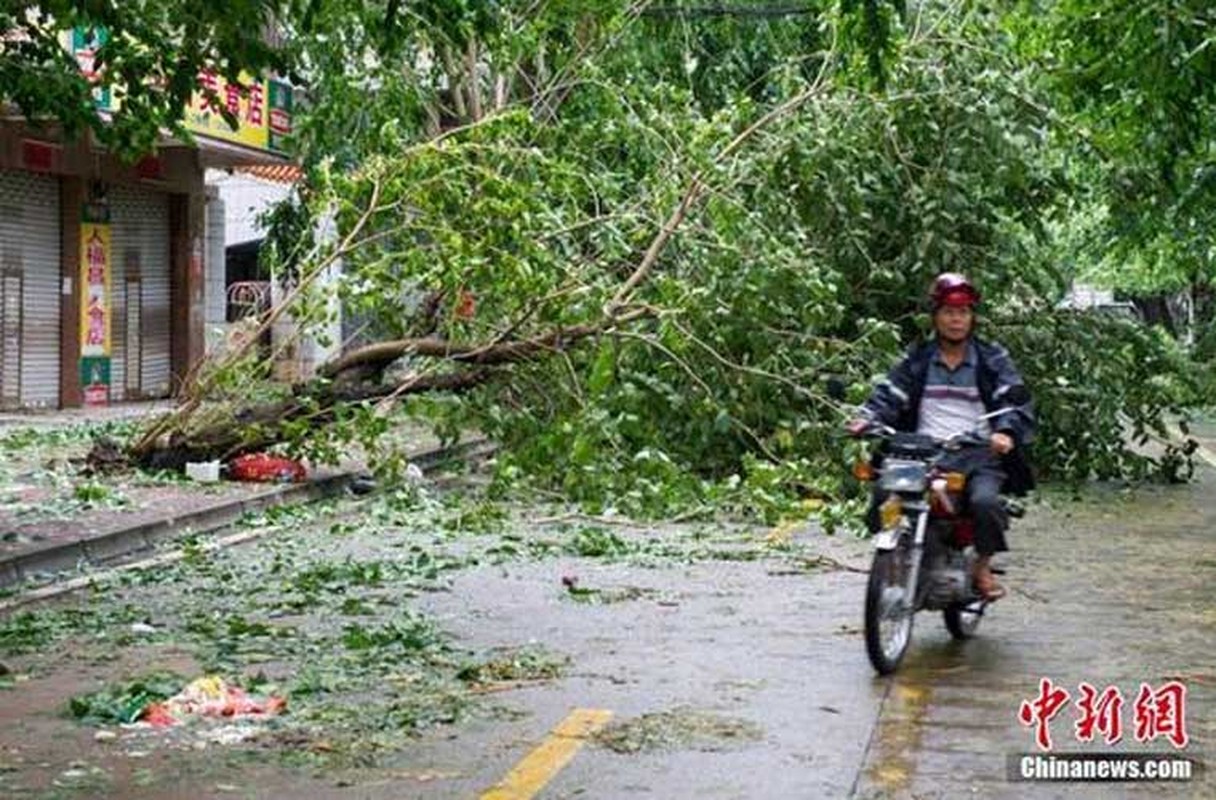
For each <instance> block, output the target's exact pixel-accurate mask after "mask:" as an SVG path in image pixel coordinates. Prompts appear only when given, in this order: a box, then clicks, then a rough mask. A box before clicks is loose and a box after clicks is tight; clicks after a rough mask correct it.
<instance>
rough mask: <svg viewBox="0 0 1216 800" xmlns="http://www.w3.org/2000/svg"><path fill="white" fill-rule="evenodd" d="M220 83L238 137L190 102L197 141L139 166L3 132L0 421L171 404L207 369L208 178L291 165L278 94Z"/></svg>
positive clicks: (162, 151)
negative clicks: (11, 414)
mask: <svg viewBox="0 0 1216 800" xmlns="http://www.w3.org/2000/svg"><path fill="white" fill-rule="evenodd" d="M210 80H212V81H215V80H217V79H216V78H215V77H214V76H211V78H210ZM218 80H219V83H218V84H217V85H218V87H219V89H220V90H221V95H222V96H224V97H226V98H227V99H228V102H229V104H230V105H229V110H230V111H232V112H233V113H234V114H235V115H236V116H237V118H238V119H239V122H240V125H239V126H238V128H237V129H236V130H231V129H229V128H228V127H227V122H226V121H224V120H223V119H222V117H221V116H220V115H219V114H218V113H217V109H215V108H214V106H213V105H211V104H210V103H209V102H208V101H207V100H206V99H205V98H202V97H201V96H200V97H196V98H195V100H194V102H193V103H192V104H191V106H190V107H189V108H187V109H186V110H185V115H184V116H185V124H186V127H188V128H190V129H192V130H193V131H194V133H195V134H196V141H195V142H191V143H187V142H184V141H178V140H174V139H172V138H169V137H166V138H165V139H164V140H163V141H162V142H161V143H160V145H159V146H158V148H157V149H156V151H155V152H154V153H152V154H149V155H148V156H147V157H145V158H143V159H140V160H138V161H137V162H135V163H131V162H129V161H123V160H121V159H119V158H117V157H116V156H114V155H112V154H109V153H106V152H104V151H101V150H98V149H97V148H95V147H93V146H92V145H91V144H90V143H89V142H88V141H67V140H65V139H63V138H62V137H61V136H58V135H57V134H56V133H55V132H54V131H48V130H46V129H43V128H35V127H33V126H30V125H28V124H25V123H23V122H21V121H19V120H16V119H11V118H10V119H9V120H6V121H2V122H0V409H4V410H8V409H16V408H25V409H41V408H60V407H71V406H80V405H102V404H107V403H113V402H118V401H130V400H144V399H153V398H162V397H168V396H170V395H171V394H173V393H174V392H176V391H177V390H178V389H179V388H181V386H182V385H183V382H184V381H185V380H186V378H187V376H188V375H189V374H190V373H191V370H192V369H193V368H194V367H195V366H196V365H197V364H198V362H199V361H200V360H201V359H202V358H203V354H204V317H205V315H204V298H205V286H206V281H207V273H208V271H209V270H210V271H214V270H219V271H220V273H221V275H220V285H221V286H222V285H223V283H222V281H223V278H222V273H223V270H224V264H223V263H222V261H221V263H216V264H212V265H208V264H207V263H206V261H207V252H208V248H207V247H206V246H205V243H206V240H207V239H208V236H209V232H208V228H207V219H206V217H207V211H206V206H207V194H206V188H205V186H204V174H205V170H206V169H208V168H217V169H233V168H237V167H242V166H251V165H280V164H284V163H286V160H285V159H284V157H283V156H282V155H281V154H280V152H279V151H280V150H281V148H282V137H283V136H284V135H285V134H286V133H287V132H289V131H290V123H291V102H292V99H291V90H290V88H289V87H287V86H286V85H285V84H283V83H282V82H279V81H272V80H257V79H252V78H249V77H247V76H245V77H244V78H243V83H242V84H241V85H240V86H233V87H230V86H228V85H227V84H226V83H224V82H223V80H222V79H218ZM106 102H110V101H109V100H107V101H106ZM107 110H109V111H113V110H114V109H112V108H109V109H107ZM222 233H223V232H222V229H221V230H220V231H219V232H218V233H215V232H212V233H211V234H210V235H211V236H212V238H215V237H216V236H218V238H219V241H220V242H221V246H220V247H219V248H218V251H217V250H216V249H215V248H212V251H215V252H218V253H219V255H220V256H221V257H222V255H223V249H222V241H223V235H222Z"/></svg>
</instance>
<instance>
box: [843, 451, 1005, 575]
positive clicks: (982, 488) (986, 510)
mask: <svg viewBox="0 0 1216 800" xmlns="http://www.w3.org/2000/svg"><path fill="white" fill-rule="evenodd" d="M941 466H942V468H943V469H946V470H950V471H954V472H962V473H964V474H966V476H967V501H966V502H967V508H968V510H969V511H970V513H971V516H972V517H973V518H974V519H975V551H976V552H977V553H979V554H980V555H981V556H990V555H992V554H993V553H1003V552H1005V551H1006V550H1008V549H1009V545H1008V543H1007V542H1006V541H1005V531H1006V530H1007V529H1008V528H1009V514H1008V513H1006V511H1005V506H1004V505H1003V504H1002V503H1001V486H1003V485H1004V483H1005V471H1004V470H1003V469H1001V463H1000V461H999V460H998V459H997V457H996V456H994V455H992V453H991V452H990V451H988V450H986V449H983V448H978V447H977V448H969V449H967V450H960V451H958V452H955V453H951V454H949V455H948V456H947V457H946V458H945V459H943V460H942V462H941ZM885 499H886V492H884V491H883V490H882V489H880V488H879V485H878V482H875V483H874V491H873V494H871V496H870V509H869V511H868V512H867V514H866V522H867V524H868V525H869V526H870V531H871V532H873V533H877V532H878V530H879V528H880V523H879V518H878V507H879V506H880V505H882V502H883V500H885Z"/></svg>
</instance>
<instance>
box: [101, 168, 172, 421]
mask: <svg viewBox="0 0 1216 800" xmlns="http://www.w3.org/2000/svg"><path fill="white" fill-rule="evenodd" d="M110 218H111V221H112V223H113V240H112V245H111V257H112V259H113V262H114V275H113V281H114V282H113V284H112V286H113V287H114V331H113V337H114V339H113V341H114V346H113V357H112V359H111V367H110V369H111V396H112V397H114V398H115V399H123V398H128V399H130V398H136V397H166V396H167V395H168V394H169V376H170V369H171V365H170V361H169V336H170V321H169V315H170V305H169V297H170V295H169V281H170V269H169V265H170V257H169V249H170V248H169V195H167V194H165V193H163V192H154V191H150V190H148V189H142V188H138V187H130V186H113V187H111V189H110Z"/></svg>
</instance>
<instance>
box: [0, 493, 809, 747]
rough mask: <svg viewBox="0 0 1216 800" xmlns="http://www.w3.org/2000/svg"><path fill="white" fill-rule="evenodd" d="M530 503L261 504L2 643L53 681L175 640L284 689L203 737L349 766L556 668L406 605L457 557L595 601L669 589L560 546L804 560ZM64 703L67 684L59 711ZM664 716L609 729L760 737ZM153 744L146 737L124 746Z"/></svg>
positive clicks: (59, 607)
mask: <svg viewBox="0 0 1216 800" xmlns="http://www.w3.org/2000/svg"><path fill="white" fill-rule="evenodd" d="M536 511H537V507H535V506H531V507H522V506H518V505H511V504H506V503H495V502H491V501H488V500H487V499H486V498H485V497H484V496H482V495H480V494H477V493H473V494H469V495H461V494H460V493H459V492H447V493H445V494H443V495H438V494H434V493H431V492H429V491H427V490H425V489H420V488H419V487H404V488H402V489H399V490H393V491H386V492H383V493H381V494H378V495H373V496H371V497H366V498H360V499H344V500H338V501H329V502H325V503H318V504H311V505H301V506H284V507H279V508H275V509H271V510H268V511H267V512H265V513H262V514H259V515H256V516H251V517H249V518H247V519H244V520H243V521H242V522H241V525H242V526H243V527H245V528H247V529H249V530H259V531H262V532H264V534H265V535H262V536H260V537H259V538H258V539H256V540H255V541H252V542H250V543H247V544H245V545H243V546H241V547H235V548H227V549H218V550H216V549H211V548H209V547H207V546H206V540H205V539H203V538H201V537H195V538H190V539H186V540H183V541H179V542H177V543H176V544H174V545H171V546H172V547H174V548H177V549H178V551H179V552H180V554H181V558H180V559H179V560H178V561H177V562H176V563H172V564H169V565H163V566H160V567H157V568H154V569H143V570H132V571H126V572H122V573H118V574H105V573H103V574H101V575H99V576H98V578H97V580H96V581H95V583H94V585H93V586H92V587H91V588H90V589H89V590H87V591H86V592H85V593H83V594H77V595H75V596H72V597H68V598H65V599H64V600H61V601H59V602H56V603H52V604H46V605H44V606H42V607H39V608H36V609H26V610H21V611H17V612H15V613H12V614H10V615H8V616H7V617H5V618H2V619H0V656H3V657H4V658H5V659H6V661H8V660H10V659H16V661H12V662H10V663H13V666H14V669H15V670H17V671H20V672H21V673H24V674H28V675H30V676H32V678H34V679H48V680H54V676H55V674H56V671H57V670H59V669H61V668H63V667H64V666H65V665H67V664H70V663H72V662H76V663H87V664H91V665H99V664H101V665H104V664H108V663H110V660H111V659H112V657H113V654H114V653H115V651H123V650H125V651H127V652H132V653H134V652H137V651H138V652H139V653H140V661H141V663H143V664H144V665H145V667H148V668H155V667H156V665H157V660H158V658H160V655H158V654H167V653H174V654H177V655H178V656H179V659H180V658H185V659H186V660H187V661H188V662H189V663H191V664H192V665H194V666H196V667H197V669H198V674H197V675H190V676H184V675H183V676H181V678H182V679H183V681H184V680H185V679H188V678H192V677H197V676H198V675H203V674H213V675H218V676H223V677H224V678H225V679H227V680H229V681H232V682H233V684H234V685H238V686H243V687H245V688H247V689H251V690H252V689H254V688H257V689H259V690H263V691H267V692H274V693H282V694H283V695H284V696H285V697H287V698H288V711H287V713H286V714H284V715H283V716H281V717H276V718H273V719H267V720H264V721H259V722H258V725H257V727H256V728H254V729H252V733H250V731H242V732H241V736H239V737H232V740H231V741H226V740H225V739H224V738H223V736H220V735H219V734H216V735H215V736H211V737H210V738H209V739H205V740H204V743H205V744H208V745H212V746H213V745H216V744H229V745H234V744H236V743H238V742H240V743H241V744H240V746H239V747H238V748H237V749H236V750H233V751H232V752H233V753H234V754H237V755H239V754H240V753H246V754H249V755H250V756H251V757H254V756H256V754H257V753H265V752H268V751H269V752H274V753H277V754H279V755H280V756H281V757H282V758H283V759H285V761H286V762H287V763H298V764H300V765H303V766H320V765H328V766H330V767H339V768H340V767H343V766H346V767H356V768H357V767H361V766H373V765H375V764H376V763H377V762H378V760H379V759H380V757H381V755H383V754H386V753H389V752H393V751H398V750H400V749H401V748H403V747H404V746H405V745H406V742H407V741H408V740H409V738H410V737H412V736H414V735H416V734H417V733H419V732H421V731H423V730H425V729H427V728H430V727H433V726H437V725H446V724H451V723H454V722H458V721H460V720H462V719H465V718H467V717H469V716H470V715H477V714H491V715H494V714H502V713H509V710H508V711H504V710H503V709H502V707H501V706H487V704H486V702H485V701H484V700H481V699H480V698H482V697H483V696H485V695H498V694H499V693H500V692H503V691H510V690H511V689H512V688H515V687H519V686H524V685H530V684H534V683H536V682H544V681H551V680H556V679H560V678H561V677H562V676H563V675H564V674H566V672H567V670H568V668H569V666H570V662H569V659H568V658H567V657H565V656H564V655H562V654H560V653H555V652H551V651H549V650H547V649H546V648H545V647H544V646H543V644H535V643H533V644H530V645H528V646H526V647H519V646H518V643H514V642H503V643H501V646H499V647H496V648H494V649H492V650H490V651H486V652H481V653H475V652H469V651H468V650H466V649H464V648H462V647H461V646H459V644H458V643H457V642H454V641H453V640H452V638H451V637H450V636H449V635H448V634H446V633H445V632H444V631H443V630H442V629H440V628H439V627H438V626H437V625H436V624H435V622H434V621H433V620H431V619H429V618H428V617H426V616H424V615H422V614H420V613H419V612H417V611H416V610H414V609H412V608H411V607H410V603H409V599H410V598H411V597H415V596H417V595H418V594H420V593H423V592H432V591H444V590H446V589H447V588H448V586H449V579H450V578H451V577H452V576H453V575H454V574H455V573H457V572H458V571H460V570H463V569H467V568H470V567H474V566H477V565H479V564H488V565H499V566H503V567H506V566H508V565H509V564H510V563H512V562H541V563H545V562H549V561H552V562H554V563H555V571H554V592H555V595H554V596H555V600H558V599H560V598H561V597H562V596H566V597H568V598H569V599H572V600H575V601H582V602H588V603H592V604H599V603H609V602H624V601H630V600H648V601H654V600H659V601H661V600H662V598H663V597H665V596H666V595H663V594H661V593H658V592H656V591H655V590H652V589H647V588H644V587H638V586H624V587H609V586H602V587H589V586H584V585H581V584H579V583H578V582H577V578H576V579H575V582H573V583H571V584H569V585H567V586H566V587H565V589H566V590H565V591H564V592H563V587H562V580H561V574H560V571H559V570H558V569H556V565H557V562H558V561H559V560H560V562H561V564H562V565H563V568H564V567H566V566H569V565H570V564H571V563H572V562H571V560H572V559H573V560H575V561H574V562H573V563H577V562H579V561H604V562H616V563H623V564H628V565H631V566H637V567H640V568H647V567H658V566H664V565H671V564H688V563H694V562H697V561H705V560H727V561H731V560H754V559H758V558H774V559H779V560H783V561H788V560H790V559H793V558H798V557H802V558H803V559H805V554H801V555H800V550H799V547H798V545H797V544H794V543H791V542H789V541H785V540H782V541H781V542H779V543H776V544H774V543H773V542H772V541H769V540H766V538H765V537H764V536H763V535H762V534H758V533H757V532H756V530H755V529H754V528H748V527H746V526H742V525H731V524H729V523H710V524H706V523H703V522H697V523H687V524H680V525H675V526H666V527H664V526H653V525H644V524H638V525H633V524H631V523H628V521H625V520H620V521H615V520H614V521H613V523H612V524H573V523H572V524H561V525H558V526H556V527H554V526H536V525H532V524H529V522H528V519H529V518H530V517H531V516H532V515H534V514H535V513H536ZM145 673H146V670H145ZM149 680H152V679H150V678H149V677H148V676H147V675H146V674H139V673H135V674H128V673H125V672H121V671H114V670H112V671H111V674H109V676H108V679H107V682H105V683H104V684H103V685H97V686H94V687H93V688H92V689H91V690H90V691H89V692H85V693H83V694H81V695H78V696H77V697H76V698H75V706H76V708H77V709H78V713H79V716H81V717H82V718H83V719H88V720H90V721H91V722H92V723H93V724H98V723H99V722H101V721H102V720H105V719H110V720H112V721H113V720H117V719H121V718H124V716H126V717H129V716H130V713H131V706H132V705H133V704H134V702H135V695H137V694H138V693H139V691H140V690H141V686H142V688H143V689H146V688H147V686H149V685H151V686H156V685H158V684H155V682H154V681H153V682H152V683H148V681H149ZM141 681H143V684H142V685H141ZM163 688H164V687H161V689H162V691H163ZM72 699H73V698H70V697H65V698H63V703H64V708H65V709H66V708H67V707H68V706H69V704H70V702H71V701H72ZM673 714H674V716H672V715H669V716H660V717H655V718H647V719H645V720H644V721H643V722H640V723H638V725H639V726H641V727H637V726H635V727H634V728H628V729H625V733H624V734H623V735H624V736H625V738H624V739H622V740H621V741H622V742H624V741H633V740H635V739H637V740H639V741H641V742H642V743H643V745H644V746H650V745H649V744H648V743H649V742H651V741H652V740H654V741H657V740H658V739H663V740H671V741H683V740H684V739H687V738H688V737H692V738H693V739H696V737H697V736H701V735H702V734H704V735H705V736H708V737H709V738H710V739H714V738H715V737H716V738H717V739H719V740H721V741H723V742H727V741H733V740H744V739H747V738H749V737H750V736H752V735H753V734H754V731H750V730H749V729H747V727H746V726H740V725H736V724H735V723H734V722H730V721H726V722H722V721H720V720H719V721H717V722H715V721H714V720H713V719H711V718H710V717H706V716H704V715H698V713H693V712H688V711H687V710H680V711H678V712H673ZM647 731H650V732H647ZM221 733H222V732H221ZM123 735H124V736H125V735H127V734H123ZM630 737H632V738H630ZM639 737H640V738H639ZM656 737H657V738H656ZM682 737H683V738H682ZM197 743H198V742H197V740H196V742H195V744H196V745H197ZM153 744H154V743H153ZM153 744H149V742H148V741H147V737H144V739H141V740H140V741H139V742H136V743H135V745H134V746H135V747H136V748H138V749H147V748H148V747H151V746H153ZM619 746H626V745H623V744H622V745H619Z"/></svg>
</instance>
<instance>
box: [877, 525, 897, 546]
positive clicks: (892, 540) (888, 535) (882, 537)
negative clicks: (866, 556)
mask: <svg viewBox="0 0 1216 800" xmlns="http://www.w3.org/2000/svg"><path fill="white" fill-rule="evenodd" d="M901 533H903V531H901V530H900V529H899V528H887V529H886V530H885V531H879V532H878V533H876V534H874V549H875V550H894V549H895V545H897V544H899V535H900V534H901Z"/></svg>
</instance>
